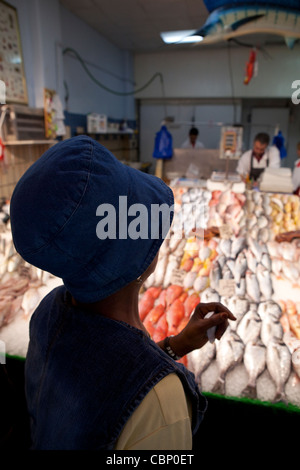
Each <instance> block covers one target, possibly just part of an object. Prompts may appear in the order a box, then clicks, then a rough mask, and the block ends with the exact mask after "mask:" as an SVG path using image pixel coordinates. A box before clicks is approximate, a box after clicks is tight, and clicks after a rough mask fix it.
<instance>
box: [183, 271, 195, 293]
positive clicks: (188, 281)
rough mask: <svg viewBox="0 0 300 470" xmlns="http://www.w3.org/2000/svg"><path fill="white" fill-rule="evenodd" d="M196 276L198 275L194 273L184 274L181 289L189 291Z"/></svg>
mask: <svg viewBox="0 0 300 470" xmlns="http://www.w3.org/2000/svg"><path fill="white" fill-rule="evenodd" d="M197 275H198V273H197V272H195V271H189V272H188V273H186V275H185V276H184V279H183V288H184V289H190V288H191V287H192V286H193V284H194V282H195V279H196V277H197Z"/></svg>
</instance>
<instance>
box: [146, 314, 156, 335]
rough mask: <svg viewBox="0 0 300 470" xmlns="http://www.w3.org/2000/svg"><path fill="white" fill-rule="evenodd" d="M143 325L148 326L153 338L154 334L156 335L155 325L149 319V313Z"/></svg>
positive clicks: (147, 328)
mask: <svg viewBox="0 0 300 470" xmlns="http://www.w3.org/2000/svg"><path fill="white" fill-rule="evenodd" d="M143 325H144V327H145V328H146V330H147V331H148V333H149V335H150V336H151V338H153V335H154V332H155V325H154V324H153V323H152V321H150V320H149V319H148V315H147V317H146V318H145V320H144V321H143Z"/></svg>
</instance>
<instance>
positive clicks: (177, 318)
mask: <svg viewBox="0 0 300 470" xmlns="http://www.w3.org/2000/svg"><path fill="white" fill-rule="evenodd" d="M184 313H185V310H184V305H183V303H182V302H181V300H180V299H179V298H177V299H176V300H174V302H173V303H172V305H170V307H169V308H168V309H167V310H166V319H167V323H168V327H169V329H168V334H170V335H174V334H177V327H178V325H179V324H180V322H181V320H182V319H183V317H184Z"/></svg>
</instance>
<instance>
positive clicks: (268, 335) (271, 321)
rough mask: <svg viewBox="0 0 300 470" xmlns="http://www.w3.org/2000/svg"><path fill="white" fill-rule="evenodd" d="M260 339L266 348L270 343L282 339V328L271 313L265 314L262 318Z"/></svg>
mask: <svg viewBox="0 0 300 470" xmlns="http://www.w3.org/2000/svg"><path fill="white" fill-rule="evenodd" d="M260 337H261V340H262V342H263V344H264V345H265V346H268V344H269V343H270V341H273V340H281V339H282V337H283V328H282V325H281V323H280V321H279V319H278V318H277V317H276V316H274V315H272V314H271V313H267V315H265V316H264V318H263V320H262V324H261V332H260Z"/></svg>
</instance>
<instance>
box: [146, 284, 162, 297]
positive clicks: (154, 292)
mask: <svg viewBox="0 0 300 470" xmlns="http://www.w3.org/2000/svg"><path fill="white" fill-rule="evenodd" d="M161 291H162V287H155V286H153V287H149V288H148V289H147V292H149V293H150V294H151V295H153V297H154V298H155V299H157V298H158V296H159V295H160V293H161Z"/></svg>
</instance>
